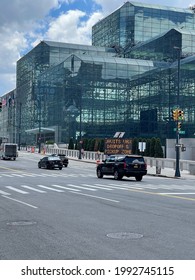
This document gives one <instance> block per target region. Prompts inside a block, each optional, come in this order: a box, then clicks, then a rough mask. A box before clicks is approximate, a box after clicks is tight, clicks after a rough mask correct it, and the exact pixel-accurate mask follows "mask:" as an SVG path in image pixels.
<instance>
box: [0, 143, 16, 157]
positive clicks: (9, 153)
mask: <svg viewBox="0 0 195 280" xmlns="http://www.w3.org/2000/svg"><path fill="white" fill-rule="evenodd" d="M17 156H18V145H17V144H14V143H2V144H1V146H0V158H1V159H13V160H15V159H16V157H17Z"/></svg>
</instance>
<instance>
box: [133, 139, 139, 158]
mask: <svg viewBox="0 0 195 280" xmlns="http://www.w3.org/2000/svg"><path fill="white" fill-rule="evenodd" d="M132 154H134V155H137V154H138V139H137V138H133V140H132Z"/></svg>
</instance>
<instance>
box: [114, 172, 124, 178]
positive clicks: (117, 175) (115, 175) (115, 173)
mask: <svg viewBox="0 0 195 280" xmlns="http://www.w3.org/2000/svg"><path fill="white" fill-rule="evenodd" d="M122 178H123V176H122V175H121V174H119V172H118V170H115V171H114V179H115V180H121V179H122Z"/></svg>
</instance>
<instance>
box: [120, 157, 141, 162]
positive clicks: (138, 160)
mask: <svg viewBox="0 0 195 280" xmlns="http://www.w3.org/2000/svg"><path fill="white" fill-rule="evenodd" d="M125 161H126V163H144V158H142V157H137V158H135V157H126V158H125Z"/></svg>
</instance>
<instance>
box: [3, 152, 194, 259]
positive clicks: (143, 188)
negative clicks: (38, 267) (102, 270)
mask: <svg viewBox="0 0 195 280" xmlns="http://www.w3.org/2000/svg"><path fill="white" fill-rule="evenodd" d="M39 158H40V155H37V154H30V153H20V155H19V157H18V158H17V160H16V161H3V160H1V161H0V213H1V215H0V259H1V260H8V259H9V260H29V259H30V260H39V259H44V260H47V259H50V260H59V259H65V260H82V259H85V260H86V259H89V260H93V259H100V260H104V259H105V260H117V259H120V260H122V259H126V260H127V259H130V260H158V259H161V260H162V259H164V260H180V259H186V260H190V259H191V260H192V259H193V260H194V259H195V246H194V245H195V216H194V213H195V211H194V210H195V184H194V182H195V181H194V180H188V179H185V180H184V179H171V178H160V177H153V176H145V177H144V178H143V181H142V182H136V181H135V179H134V178H131V179H123V180H121V181H116V180H114V179H113V178H111V177H104V178H103V179H98V178H97V177H96V172H95V165H94V164H90V163H83V162H79V161H73V160H70V164H69V166H68V167H67V168H63V169H62V170H61V171H60V170H45V169H38V167H37V162H38V159H39Z"/></svg>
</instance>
